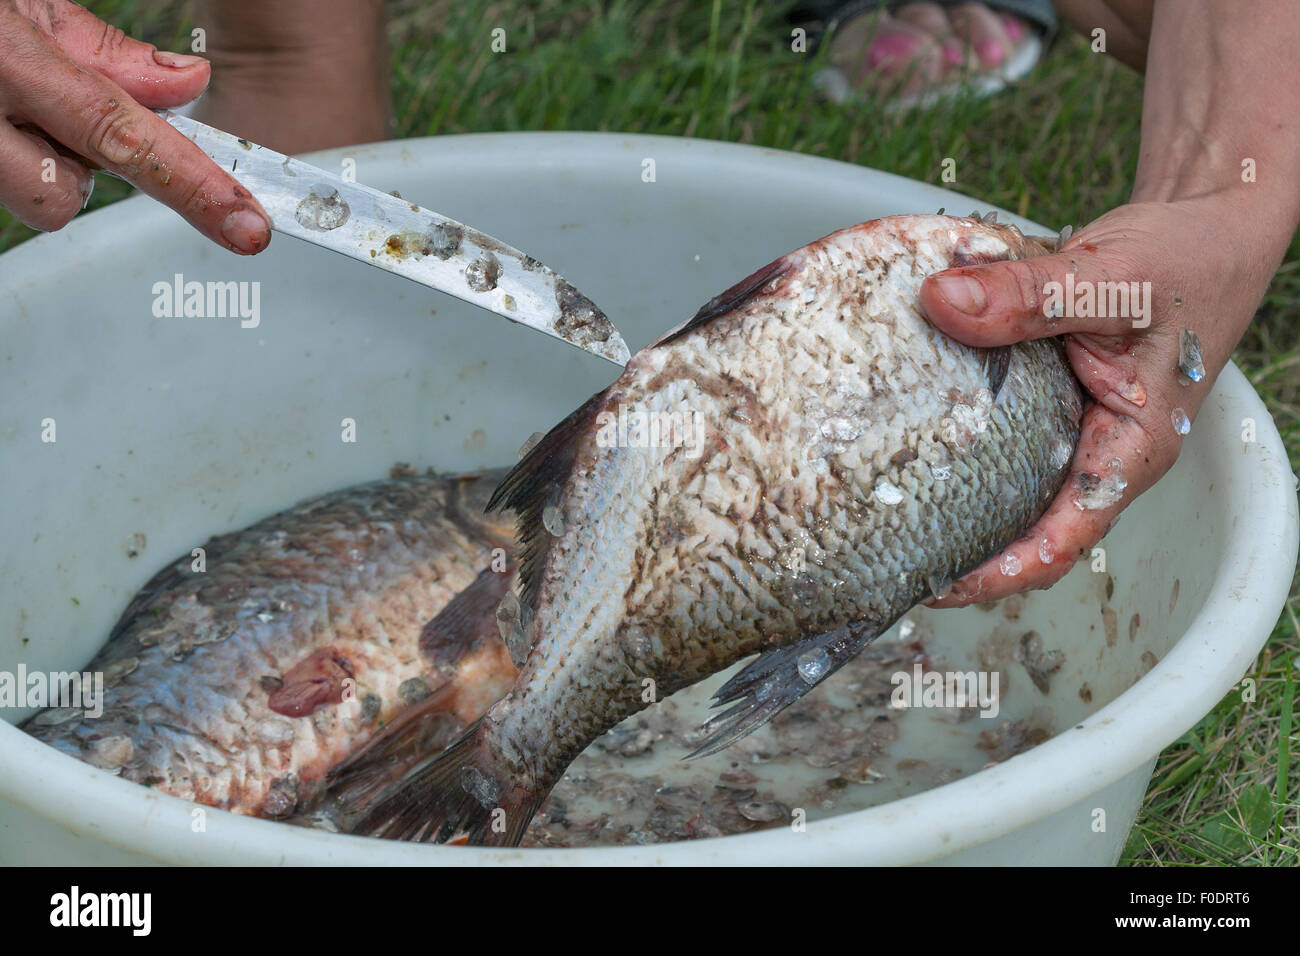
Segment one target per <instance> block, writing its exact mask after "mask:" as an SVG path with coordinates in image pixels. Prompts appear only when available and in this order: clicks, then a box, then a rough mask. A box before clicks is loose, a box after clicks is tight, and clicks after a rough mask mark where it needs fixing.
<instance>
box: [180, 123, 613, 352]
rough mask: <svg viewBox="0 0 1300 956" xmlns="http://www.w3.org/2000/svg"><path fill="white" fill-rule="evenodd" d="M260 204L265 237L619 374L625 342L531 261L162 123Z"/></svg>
mask: <svg viewBox="0 0 1300 956" xmlns="http://www.w3.org/2000/svg"><path fill="white" fill-rule="evenodd" d="M164 115H165V117H166V119H167V122H168V123H170V124H171V125H172V126H174V127H175V128H176V129H178V130H179V131H180V132H182V133H184V134H185V135H186V136H188V137H189V138H190V139H192V140H193V141H194V143H195V145H197V146H198V147H199V149H201V150H203V152H205V153H207V154H208V155H209V156H210V157H212V159H213V160H215V161H216V163H217V165H218V166H221V167H222V168H223V169H225V170H226V171H227V172H229V173H230V175H231V176H233V177H234V178H235V179H236V180H238V181H239V182H240V184H241V185H243V186H245V187H246V188H247V189H248V191H249V192H251V193H252V194H253V196H254V197H256V199H257V201H258V202H260V203H261V204H262V208H263V209H265V210H266V212H267V215H269V216H270V217H271V228H272V229H274V230H275V231H276V232H282V233H284V234H285V235H287V236H296V237H297V238H299V239H305V240H306V241H307V242H310V243H314V244H315V245H318V246H324V247H325V248H326V249H333V250H334V251H335V252H341V253H343V255H345V256H350V257H351V258H353V259H357V260H359V261H360V262H364V263H366V264H367V265H372V266H377V267H378V268H380V269H384V270H387V271H388V272H394V273H397V274H398V275H401V276H405V277H406V278H408V279H413V280H414V281H416V282H419V283H420V284H422V285H426V286H429V287H430V288H433V289H437V290H439V291H440V292H446V293H447V294H448V295H453V296H455V297H456V298H458V299H463V300H464V301H466V302H470V303H472V304H474V305H477V306H480V307H481V308H484V309H487V310H488V311H490V312H495V313H497V314H498V315H503V316H505V317H506V318H507V319H509V320H510V321H512V322H518V323H520V324H521V325H526V326H528V327H529V328H532V329H536V330H537V331H539V332H545V333H546V334H547V335H551V336H554V337H555V338H557V339H562V340H563V341H565V342H568V343H569V344H570V345H576V346H577V347H578V348H580V349H583V350H585V351H587V352H590V353H591V354H592V355H599V356H600V357H601V358H603V359H608V360H609V361H611V362H613V363H614V364H616V365H625V364H627V360H628V358H629V357H630V354H629V352H628V349H627V343H625V342H624V341H623V337H622V336H621V335H619V334H618V330H617V329H616V328H614V326H613V324H612V323H611V322H610V321H609V319H608V318H606V316H605V313H604V312H602V311H600V309H598V308H597V307H596V304H595V303H594V302H592V301H591V300H590V299H588V298H587V297H586V296H585V295H583V294H582V293H581V292H579V291H578V290H577V289H575V288H574V287H573V286H572V285H570V284H569V283H568V282H567V281H565V279H564V277H563V276H561V275H559V274H557V273H556V272H555V271H554V270H552V269H550V268H549V267H547V266H545V265H543V264H542V263H541V262H539V261H538V260H536V259H534V258H533V257H532V256H528V255H525V254H524V253H522V252H520V251H519V250H518V249H515V248H513V247H512V246H508V245H506V244H505V243H504V242H501V241H500V240H498V239H494V238H492V237H491V236H489V235H486V234H485V233H482V232H479V231H478V230H477V229H472V228H470V227H469V226H466V225H464V224H463V223H459V222H456V221H455V220H453V219H448V218H446V217H445V216H440V215H438V214H437V213H436V212H430V211H429V210H428V209H422V208H420V207H419V206H417V205H416V204H415V203H412V202H407V201H406V200H405V199H399V198H397V197H396V196H392V195H390V194H388V193H381V192H380V191H379V190H377V189H371V188H370V187H369V186H363V185H361V184H360V183H350V182H347V181H345V180H344V179H342V178H341V177H339V176H335V175H334V174H333V173H328V172H325V171H324V170H322V169H317V168H316V167H315V166H309V165H308V164H307V163H304V162H301V161H299V160H296V159H292V158H291V157H288V156H285V155H283V154H281V153H277V152H275V151H274V150H271V149H267V148H266V147H265V146H258V145H257V144H256V143H250V142H249V141H248V140H246V139H240V138H239V137H237V136H233V135H231V134H230V133H225V132H222V131H221V130H219V129H214V128H213V127H211V126H207V125H205V124H203V123H200V122H198V121H196V120H192V119H190V118H189V117H187V116H180V115H179V114H176V113H165V114H164Z"/></svg>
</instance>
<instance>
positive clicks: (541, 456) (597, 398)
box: [486, 392, 605, 611]
mask: <svg viewBox="0 0 1300 956" xmlns="http://www.w3.org/2000/svg"><path fill="white" fill-rule="evenodd" d="M604 399H605V393H604V392H601V393H600V394H598V395H593V396H592V397H591V398H589V399H588V400H587V401H586V402H585V403H584V404H583V405H582V406H581V407H580V408H579V409H578V410H577V411H575V412H573V414H571V415H570V416H569V417H568V418H566V419H565V420H564V421H562V422H560V423H559V424H558V425H556V426H555V427H554V428H552V429H551V430H550V431H549V432H547V433H546V436H545V437H544V438H543V439H542V440H541V441H539V442H538V443H537V444H536V445H534V446H533V447H532V449H531V450H530V451H529V452H528V454H527V455H525V456H524V457H523V458H521V459H520V460H519V462H518V464H516V465H515V466H514V467H513V468H511V469H510V473H509V474H507V475H506V476H505V478H503V479H502V481H501V484H500V485H498V486H497V490H496V491H494V492H493V493H492V497H491V498H489V499H488V503H487V509H486V510H488V511H498V510H500V509H502V508H510V509H512V510H513V511H514V512H515V521H516V532H515V537H516V538H517V539H518V543H519V548H518V553H517V554H516V555H515V559H516V560H517V561H518V563H519V580H520V584H521V588H520V601H521V602H522V604H523V606H524V607H526V608H528V609H529V610H530V611H531V610H532V609H534V608H535V607H536V606H537V593H538V591H539V590H540V588H541V583H542V582H541V579H542V573H541V572H542V561H543V560H544V559H545V557H546V549H547V546H548V545H549V544H550V537H549V535H550V532H548V531H547V530H546V528H545V526H544V525H543V524H542V512H544V511H545V510H546V508H547V507H548V506H550V505H553V504H555V502H556V500H558V497H559V493H560V489H561V488H562V487H563V486H564V483H565V482H566V481H567V480H568V478H569V473H570V472H571V471H572V470H573V463H574V460H575V459H576V458H577V454H578V440H579V438H580V437H581V436H582V434H583V432H585V431H586V429H587V427H588V426H589V425H590V423H591V420H592V419H593V418H594V417H595V415H596V412H597V409H598V408H599V407H600V405H601V404H602V403H603V401H604Z"/></svg>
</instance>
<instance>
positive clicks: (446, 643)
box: [420, 565, 515, 667]
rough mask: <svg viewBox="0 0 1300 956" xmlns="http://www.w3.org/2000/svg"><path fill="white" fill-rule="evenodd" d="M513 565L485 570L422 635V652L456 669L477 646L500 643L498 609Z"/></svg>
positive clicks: (512, 572) (445, 607) (426, 626)
mask: <svg viewBox="0 0 1300 956" xmlns="http://www.w3.org/2000/svg"><path fill="white" fill-rule="evenodd" d="M514 572H515V569H514V566H513V565H507V566H506V570H504V571H493V570H492V569H491V568H484V569H483V570H482V571H481V572H479V576H478V577H476V578H475V579H474V580H473V582H472V583H470V584H469V585H468V586H467V587H465V588H464V589H462V590H461V591H460V592H459V593H457V595H456V596H455V597H453V598H452V599H451V600H450V601H448V602H447V604H446V605H445V606H444V607H443V609H442V610H441V611H439V612H438V613H437V614H435V615H434V616H433V618H432V620H430V621H429V623H428V624H426V625H424V630H423V631H421V632H420V650H421V651H423V652H424V656H425V659H427V660H428V661H429V662H430V663H432V664H433V665H434V666H436V667H453V666H455V665H456V663H457V662H459V661H460V659H461V658H462V657H464V656H465V655H466V654H467V653H468V652H469V650H470V648H471V647H473V646H474V645H475V644H477V643H480V642H482V641H499V640H501V632H500V631H499V630H498V628H497V619H496V610H497V605H499V604H500V603H501V599H502V598H503V597H505V594H506V592H507V591H509V590H510V584H511V582H513V581H514V579H515V573H514Z"/></svg>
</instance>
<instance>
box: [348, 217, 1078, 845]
mask: <svg viewBox="0 0 1300 956" xmlns="http://www.w3.org/2000/svg"><path fill="white" fill-rule="evenodd" d="M1047 250H1048V247H1047V246H1046V245H1044V244H1043V242H1042V241H1041V240H1036V239H1027V238H1026V237H1025V236H1023V235H1022V234H1021V233H1020V231H1019V230H1017V229H1016V228H1015V227H1013V226H1009V225H999V224H996V223H995V222H993V221H992V217H990V218H989V219H988V220H981V219H979V218H978V217H974V218H953V217H946V216H941V215H939V216H901V217H892V218H886V219H879V220H875V221H872V222H867V223H863V224H861V225H857V226H853V227H851V228H849V229H845V230H842V231H840V232H836V233H834V234H832V235H829V236H827V237H825V238H823V239H820V240H818V241H816V242H813V243H811V244H809V245H807V246H804V247H802V248H800V249H797V250H795V251H794V252H791V253H789V254H787V255H785V256H782V257H781V258H780V259H777V260H776V261H775V262H773V263H771V264H769V265H767V266H765V267H764V268H762V269H760V270H758V271H757V272H755V273H754V274H753V275H751V276H750V277H749V278H747V279H745V280H743V281H741V282H740V283H738V284H737V285H735V286H734V287H732V288H731V289H728V290H727V291H726V292H724V293H722V294H721V295H719V296H717V297H716V298H714V299H713V300H712V301H710V302H709V303H708V304H706V305H705V306H704V307H703V308H702V309H701V310H700V311H699V313H698V314H696V315H695V317H694V318H692V319H691V320H689V321H688V322H686V323H684V324H683V325H681V326H680V327H678V328H676V329H675V330H673V331H670V332H669V333H667V334H666V335H664V336H663V337H662V338H660V339H659V340H658V341H656V342H655V343H653V344H652V345H650V346H649V347H647V348H645V349H644V350H642V351H641V352H639V353H637V354H636V355H635V356H634V357H633V358H632V360H631V361H630V362H629V363H628V365H627V368H626V370H625V372H624V373H623V374H622V376H620V377H619V379H618V380H617V381H615V382H614V384H613V385H611V386H610V387H609V388H608V389H606V390H605V391H604V392H601V393H600V394H598V395H596V396H595V397H594V398H592V399H591V400H589V401H588V402H587V403H586V404H584V405H583V406H582V407H581V408H579V409H578V410H577V411H575V412H574V413H573V414H572V415H570V416H569V417H568V418H567V419H565V420H564V421H563V422H562V423H560V424H559V425H558V426H556V427H555V428H554V429H553V430H552V431H551V432H550V433H549V434H548V435H547V436H546V437H545V438H543V439H542V440H541V442H539V443H538V444H537V445H536V446H534V448H533V449H532V450H531V451H530V452H529V453H528V454H527V455H526V456H525V457H524V458H523V459H522V460H521V461H520V462H519V463H518V465H517V466H516V467H515V468H514V469H513V470H512V471H511V472H510V474H509V475H508V476H507V477H506V479H505V480H504V482H503V483H502V485H501V487H500V488H499V489H498V490H497V492H496V494H495V496H494V497H493V500H492V506H493V507H507V508H511V509H514V510H515V512H516V514H517V515H518V522H519V525H518V536H519V544H520V548H521V552H520V581H519V584H518V593H517V595H516V596H513V597H507V598H506V600H505V601H504V602H503V606H502V611H503V613H504V617H505V620H506V627H507V629H508V630H511V631H513V630H514V629H517V631H518V633H519V634H521V635H522V636H523V638H524V640H525V643H524V646H525V647H528V646H531V651H530V652H529V653H528V656H527V659H526V661H525V662H524V663H523V665H522V667H521V669H520V672H519V675H518V677H517V678H516V679H515V682H514V685H513V687H512V688H511V689H510V692H509V693H508V694H506V695H505V696H504V697H503V698H502V699H501V700H499V701H498V702H497V703H495V704H493V705H492V706H491V707H490V708H489V709H488V711H487V713H486V715H485V716H484V717H482V718H481V719H479V720H478V721H477V722H476V723H475V724H473V725H472V726H471V727H470V728H469V729H468V730H467V731H466V732H465V733H464V734H463V735H462V736H461V737H459V738H458V739H457V740H456V741H455V742H454V743H453V744H452V745H451V746H449V747H448V748H447V749H446V750H445V751H443V752H442V753H440V754H437V755H436V756H431V757H427V758H425V759H423V760H421V761H420V762H418V763H416V764H414V765H413V766H412V767H411V769H410V770H409V771H407V772H406V774H405V775H404V777H402V778H401V779H400V780H399V781H398V782H397V783H395V784H394V785H393V786H392V787H390V788H389V789H388V790H387V791H386V792H384V793H382V795H380V796H379V797H378V798H377V799H375V800H373V801H372V802H371V803H370V805H369V806H368V807H367V808H366V812H365V814H364V815H363V816H361V818H360V820H359V822H358V824H357V825H356V826H355V827H354V830H355V832H362V833H372V834H378V835H383V836H388V837H398V838H405V839H417V840H419V839H423V840H438V841H445V840H447V839H448V838H450V837H451V836H453V835H455V834H457V833H462V834H465V835H466V836H467V837H468V840H469V842H470V843H475V844H493V845H515V844H517V843H518V842H519V839H520V838H521V836H522V835H523V833H524V831H525V828H526V827H527V825H528V823H529V820H530V819H531V818H532V816H533V814H534V813H535V812H536V810H537V807H538V806H539V804H540V803H541V802H542V800H543V799H544V798H545V797H546V795H547V793H548V792H549V791H550V789H551V788H552V786H553V785H554V784H555V783H556V782H557V780H558V779H559V777H560V776H561V775H562V774H563V772H564V770H565V768H566V767H567V766H568V765H569V763H570V762H571V761H573V760H574V758H576V757H577V756H578V755H579V754H580V753H581V752H582V751H583V749H584V748H586V746H587V745H588V744H589V743H590V742H591V741H592V740H593V739H594V738H596V737H597V736H598V735H600V734H602V733H603V732H605V731H607V730H608V729H609V728H611V727H613V726H614V725H615V724H617V723H619V722H620V721H621V720H622V719H623V718H625V717H627V716H628V715H630V714H632V713H635V712H636V711H638V710H640V709H642V708H644V707H645V706H647V704H648V703H649V702H651V701H653V700H655V699H656V698H658V697H663V696H665V695H668V694H671V693H673V692H674V691H676V690H678V689H680V688H682V687H686V686H688V685H690V684H693V683H695V682H697V681H699V680H701V679H703V678H705V677H707V676H709V675H710V674H713V673H715V672H717V671H720V670H722V669H723V668H726V667H728V666H729V665H731V664H733V663H736V662H738V661H740V660H741V659H743V658H746V657H749V656H750V655H753V654H758V655H759V656H758V657H757V658H756V659H755V660H754V661H752V662H751V663H750V664H749V665H748V666H747V667H746V668H745V669H744V670H742V671H741V672H739V673H738V674H737V675H736V676H735V677H733V678H732V679H731V680H730V681H728V682H727V683H726V684H724V685H723V687H722V689H721V690H720V691H719V693H718V694H717V696H716V703H717V705H718V706H723V705H730V706H729V708H728V709H727V710H726V711H724V712H722V713H720V714H719V715H718V716H716V717H715V718H714V719H713V720H711V721H709V723H708V724H707V725H706V730H707V731H708V733H709V736H708V737H707V739H706V740H705V742H704V744H703V746H702V747H701V748H700V750H699V751H697V753H712V752H715V751H717V750H718V749H721V748H723V747H725V746H727V745H729V744H730V743H731V742H733V741H734V740H736V739H737V738H739V737H740V736H742V735H744V734H746V733H749V732H750V731H752V730H754V729H755V728H757V727H758V726H760V725H761V724H762V723H763V722H765V721H767V720H769V719H770V718H771V717H772V716H773V715H775V714H776V713H777V712H779V711H780V710H781V709H782V708H784V707H786V706H788V705H789V704H790V703H792V702H793V701H795V700H798V699H799V698H800V697H801V696H802V695H804V694H806V693H808V692H809V691H810V690H812V689H813V688H815V687H816V686H817V685H818V684H819V683H820V682H821V681H823V680H824V679H825V678H826V677H827V676H828V675H829V674H831V673H833V672H834V671H835V670H836V669H837V668H839V667H840V666H842V665H843V664H844V663H845V662H846V661H848V660H850V659H851V658H852V657H853V656H854V655H855V654H857V653H858V652H859V651H860V650H861V649H862V648H863V647H864V646H865V645H866V644H867V643H868V642H869V641H871V640H872V639H873V638H875V637H876V636H877V635H879V634H880V633H881V632H882V631H884V630H885V629H887V628H888V627H889V626H890V624H892V623H893V622H894V621H895V620H896V619H897V618H899V617H900V616H901V615H902V614H903V613H905V612H906V611H907V610H908V609H909V608H911V607H912V606H913V605H914V604H916V603H917V602H918V601H920V600H922V599H924V598H926V597H927V596H929V595H930V594H932V593H934V592H937V591H940V590H941V589H943V588H944V587H945V586H946V583H947V582H949V581H951V580H953V579H954V578H955V577H957V576H959V575H961V574H963V573H964V572H966V571H968V570H970V569H972V568H974V567H975V566H977V565H979V564H980V563H981V562H983V561H984V560H985V559H986V558H988V557H989V556H990V555H992V554H995V553H996V552H997V551H999V550H1000V549H1002V548H1004V547H1005V546H1006V545H1008V544H1009V543H1011V542H1012V541H1013V540H1015V539H1016V538H1017V537H1018V536H1019V535H1021V534H1022V533H1023V532H1024V531H1025V529H1026V528H1027V527H1028V526H1029V525H1030V524H1031V523H1032V522H1033V521H1034V520H1036V519H1037V517H1038V516H1039V515H1040V514H1041V513H1042V512H1043V511H1044V510H1045V508H1046V506H1047V505H1048V504H1049V503H1050V501H1051V500H1052V498H1053V497H1054V496H1055V494H1056V492H1057V491H1058V489H1059V488H1060V487H1061V485H1062V484H1063V481H1064V479H1065V477H1066V475H1067V473H1068V470H1069V465H1070V461H1071V458H1072V456H1073V451H1074V448H1075V445H1076V443H1077V441H1078V434H1079V420H1080V415H1081V412H1082V398H1081V393H1080V390H1079V386H1078V382H1077V380H1076V379H1075V377H1074V375H1073V373H1072V372H1071V369H1070V366H1069V364H1068V363H1067V361H1066V359H1065V356H1064V352H1063V349H1062V348H1061V346H1060V344H1059V342H1057V341H1054V340H1040V341H1031V342H1024V343H1021V344H1018V345H1014V346H1010V347H1004V348H996V349H991V350H983V349H975V348H969V347H967V346H964V345H961V344H959V343H957V342H955V341H953V340H952V339H950V338H948V337H947V336H945V335H943V334H942V333H940V332H939V331H937V330H936V329H935V328H933V327H932V326H931V325H930V324H929V323H928V322H926V320H925V318H924V317H923V316H922V314H921V311H920V309H919V306H918V295H919V292H920V288H921V283H922V281H923V280H924V279H925V277H926V276H927V275H929V274H931V273H933V272H938V271H940V270H943V269H947V268H950V267H952V266H958V265H968V264H974V263H984V262H992V261H997V260H1003V259H1013V258H1022V257H1027V256H1033V255H1039V254H1042V253H1043V252H1045V251H1047ZM683 426H684V427H683ZM690 435H698V436H701V437H702V440H699V441H693V440H685V439H686V437H687V436H690ZM512 617H514V618H515V619H514V620H513V621H512V620H511V618H512ZM381 751H382V748H380V750H379V751H377V752H376V754H375V757H376V759H382V756H383V755H382V752H381Z"/></svg>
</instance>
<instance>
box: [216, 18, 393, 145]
mask: <svg viewBox="0 0 1300 956" xmlns="http://www.w3.org/2000/svg"><path fill="white" fill-rule="evenodd" d="M194 22H195V25H196V26H200V27H203V29H204V30H206V31H207V48H208V49H207V55H208V57H209V59H210V60H211V61H212V83H211V85H210V87H209V89H208V92H207V94H205V96H204V98H203V100H202V102H201V103H200V104H199V107H198V108H197V110H196V111H195V118H196V119H200V120H202V121H203V122H205V123H210V124H211V125H213V126H216V127H219V128H221V129H226V130H229V131H230V132H232V133H238V134H239V135H240V136H243V137H245V138H247V139H250V140H252V141H253V142H255V143H261V144H262V145H264V146H269V147H271V148H272V149H276V150H278V151H280V152H283V153H301V152H307V151H309V150H313V149H323V148H325V147H328V146H342V145H346V144H350V143H365V142H373V141H375V140H380V139H387V138H389V137H390V136H391V135H392V107H391V104H390V99H389V79H390V77H389V64H388V55H387V50H386V44H385V42H384V7H383V0H201V2H200V3H199V7H198V10H197V12H196V15H195V21H194Z"/></svg>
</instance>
